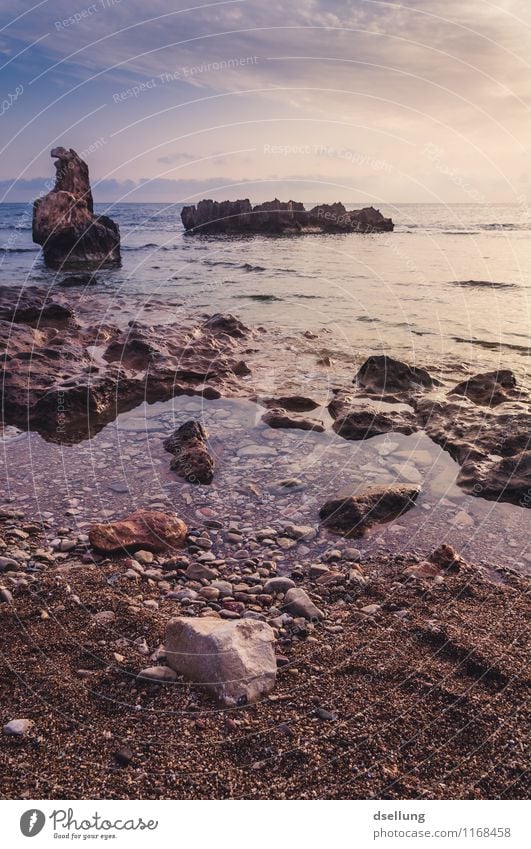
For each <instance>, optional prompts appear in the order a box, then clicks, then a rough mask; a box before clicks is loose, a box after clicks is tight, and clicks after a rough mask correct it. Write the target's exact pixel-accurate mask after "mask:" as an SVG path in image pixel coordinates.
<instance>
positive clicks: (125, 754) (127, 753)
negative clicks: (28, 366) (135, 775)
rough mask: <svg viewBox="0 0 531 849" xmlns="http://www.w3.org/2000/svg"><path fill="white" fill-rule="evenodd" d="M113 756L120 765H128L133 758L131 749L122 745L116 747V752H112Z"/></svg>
mask: <svg viewBox="0 0 531 849" xmlns="http://www.w3.org/2000/svg"><path fill="white" fill-rule="evenodd" d="M114 757H115V759H116V760H117V762H118V763H119V764H120V766H129V764H130V763H131V761H132V760H133V753H132V751H131V749H129V748H128V747H127V746H124V747H123V748H121V749H118V750H117V751H116V752H114Z"/></svg>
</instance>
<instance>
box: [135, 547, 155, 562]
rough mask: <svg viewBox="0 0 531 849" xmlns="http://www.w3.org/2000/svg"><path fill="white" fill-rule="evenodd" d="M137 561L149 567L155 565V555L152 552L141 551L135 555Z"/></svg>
mask: <svg viewBox="0 0 531 849" xmlns="http://www.w3.org/2000/svg"><path fill="white" fill-rule="evenodd" d="M135 560H137V562H138V563H141V564H142V565H143V566H148V565H149V564H150V563H153V560H154V557H153V553H152V552H151V551H143V550H142V549H140V551H137V552H136V553H135Z"/></svg>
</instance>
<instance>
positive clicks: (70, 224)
mask: <svg viewBox="0 0 531 849" xmlns="http://www.w3.org/2000/svg"><path fill="white" fill-rule="evenodd" d="M51 155H52V157H54V158H55V159H56V162H55V168H56V172H57V173H56V180H55V186H54V188H53V189H52V191H51V192H48V194H47V195H44V197H40V198H37V200H36V201H35V203H34V205H33V241H34V242H36V243H37V244H38V245H42V249H43V253H44V261H45V262H46V265H48V266H50V267H51V268H65V269H66V268H79V267H87V266H104V265H115V264H117V263H119V262H120V232H119V229H118V225H117V224H116V223H115V222H114V221H112V220H111V219H110V218H108V217H107V216H106V215H94V203H93V200H92V192H91V189H90V181H89V172H88V166H87V164H86V162H84V161H83V160H82V159H81V158H80V157H79V156H78V155H77V153H76V152H75V150H72V149H71V148H70V150H66V148H64V147H54V148H53V150H52V152H51Z"/></svg>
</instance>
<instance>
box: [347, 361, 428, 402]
mask: <svg viewBox="0 0 531 849" xmlns="http://www.w3.org/2000/svg"><path fill="white" fill-rule="evenodd" d="M352 382H353V383H357V385H358V386H360V387H362V388H364V389H366V390H368V391H369V392H373V393H375V394H384V393H385V394H389V393H393V392H411V391H419V390H421V389H432V388H433V387H434V386H437V385H438V384H439V382H440V381H438V380H436V379H435V378H433V377H432V376H431V375H430V373H429V372H428V371H426V369H423V368H419V367H417V366H410V365H408V364H407V363H403V362H401V361H400V360H395V359H394V358H393V357H389V356H387V355H386V354H381V355H377V356H373V357H369V358H368V359H367V360H365V362H364V363H363V365H362V366H361V367H360V369H359V371H358V373H357V375H356V377H355V378H354V380H353V381H352Z"/></svg>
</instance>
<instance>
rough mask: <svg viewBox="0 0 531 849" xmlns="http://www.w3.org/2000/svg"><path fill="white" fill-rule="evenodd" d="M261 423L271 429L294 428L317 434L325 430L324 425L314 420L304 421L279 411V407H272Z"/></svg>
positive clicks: (284, 411) (299, 417)
mask: <svg viewBox="0 0 531 849" xmlns="http://www.w3.org/2000/svg"><path fill="white" fill-rule="evenodd" d="M262 421H263V422H265V424H267V425H269V427H273V428H296V429H297V430H313V431H316V432H317V433H322V432H323V431H324V429H325V428H324V425H323V424H322V423H321V422H318V421H316V420H315V419H305V418H302V417H301V416H296V415H293V414H290V413H288V412H287V411H286V410H281V409H280V408H279V407H273V409H271V410H268V411H267V413H264V415H263V416H262Z"/></svg>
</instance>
